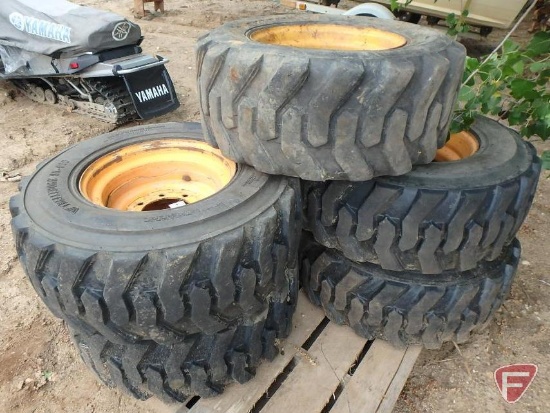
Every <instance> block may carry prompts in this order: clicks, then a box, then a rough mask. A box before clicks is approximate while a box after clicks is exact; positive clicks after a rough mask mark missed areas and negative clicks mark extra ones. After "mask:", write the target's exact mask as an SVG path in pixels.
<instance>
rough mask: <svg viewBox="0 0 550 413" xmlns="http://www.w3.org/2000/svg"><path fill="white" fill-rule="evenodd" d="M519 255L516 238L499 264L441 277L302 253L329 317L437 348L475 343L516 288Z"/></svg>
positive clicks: (306, 284)
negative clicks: (513, 286) (473, 335)
mask: <svg viewBox="0 0 550 413" xmlns="http://www.w3.org/2000/svg"><path fill="white" fill-rule="evenodd" d="M520 253H521V247H520V244H519V241H518V240H517V239H516V240H514V241H513V242H512V243H511V244H510V246H508V247H506V248H505V250H504V252H503V253H502V255H501V256H500V257H499V259H497V260H495V261H492V262H489V261H485V262H482V263H481V264H479V265H478V266H477V267H476V268H475V269H473V270H471V271H465V272H457V271H448V272H445V273H443V274H441V276H439V277H437V278H434V277H432V276H429V275H425V274H422V273H420V272H413V271H403V272H394V271H387V270H383V269H382V268H380V266H378V265H375V264H370V263H354V262H352V261H350V260H348V259H346V258H345V257H344V256H343V255H342V254H340V253H339V252H338V251H335V250H331V249H326V248H324V247H323V249H319V245H314V247H313V248H312V249H308V248H307V247H306V249H305V250H304V251H303V256H304V258H303V261H302V268H301V282H302V286H303V288H304V290H305V291H306V293H307V294H308V296H309V298H310V300H311V301H312V302H313V303H314V304H317V305H320V306H322V307H323V309H324V311H325V313H326V315H327V317H328V318H329V319H330V320H332V321H334V322H335V323H338V324H344V325H349V326H351V328H353V330H354V331H355V332H356V333H357V334H359V335H360V336H362V337H365V338H368V339H375V338H382V339H384V340H387V341H389V342H390V343H392V344H393V345H395V346H398V347H399V346H403V345H409V344H422V345H424V346H425V347H426V348H428V349H437V348H440V347H441V345H442V344H443V343H444V342H447V341H454V342H455V343H464V342H466V341H468V340H469V338H470V333H471V332H476V331H480V330H482V329H483V328H484V327H485V326H486V325H487V324H488V323H489V322H490V320H491V319H492V317H493V315H494V313H495V312H496V310H498V308H499V307H500V306H501V304H502V302H503V301H504V300H505V298H506V297H507V295H508V293H509V291H510V286H511V283H512V280H513V278H514V274H515V272H516V269H517V266H518V262H519V259H520Z"/></svg>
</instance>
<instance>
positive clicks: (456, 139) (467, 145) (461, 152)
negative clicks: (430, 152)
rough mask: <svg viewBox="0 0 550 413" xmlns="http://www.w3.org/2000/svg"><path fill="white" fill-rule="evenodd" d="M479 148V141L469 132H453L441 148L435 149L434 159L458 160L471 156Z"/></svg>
mask: <svg viewBox="0 0 550 413" xmlns="http://www.w3.org/2000/svg"><path fill="white" fill-rule="evenodd" d="M478 150H479V142H478V140H477V139H476V137H475V136H474V135H472V134H471V133H470V132H465V131H463V132H459V133H453V134H452V135H451V138H450V139H449V140H448V141H447V143H446V144H445V146H444V147H443V148H440V149H438V150H437V152H436V154H435V159H434V161H436V162H449V161H458V160H460V159H465V158H468V157H470V156H472V155H473V154H474V153H476V152H477V151H478Z"/></svg>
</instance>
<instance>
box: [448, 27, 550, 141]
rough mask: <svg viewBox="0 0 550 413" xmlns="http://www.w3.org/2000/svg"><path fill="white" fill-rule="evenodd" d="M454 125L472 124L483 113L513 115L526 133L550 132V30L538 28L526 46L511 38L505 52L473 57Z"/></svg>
mask: <svg viewBox="0 0 550 413" xmlns="http://www.w3.org/2000/svg"><path fill="white" fill-rule="evenodd" d="M464 80H465V83H464V84H463V86H462V88H461V90H460V93H459V108H458V110H457V111H456V116H455V118H454V121H453V124H452V127H451V128H452V131H453V132H455V131H459V130H464V129H467V128H468V127H469V126H470V125H471V124H472V122H473V120H474V118H475V116H476V115H477V114H478V113H483V114H488V115H495V116H498V117H499V118H500V119H507V120H508V123H509V124H510V125H511V126H515V125H518V126H520V133H521V134H522V135H523V136H525V137H530V136H533V135H538V136H540V138H541V139H543V140H546V139H548V138H549V137H550V88H549V87H548V85H549V80H550V33H547V32H539V33H537V34H535V35H534V36H533V38H532V40H531V42H530V43H529V45H528V46H527V47H526V48H524V49H522V48H520V46H519V45H518V44H516V43H514V42H512V41H510V40H508V41H506V42H505V43H504V45H503V48H502V53H500V54H493V55H491V56H490V57H489V58H488V59H485V60H483V61H482V62H480V61H479V60H478V59H474V58H470V57H469V58H467V61H466V70H465V72H464Z"/></svg>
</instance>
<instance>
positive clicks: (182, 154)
mask: <svg viewBox="0 0 550 413" xmlns="http://www.w3.org/2000/svg"><path fill="white" fill-rule="evenodd" d="M236 170H237V166H236V164H235V163H234V162H232V161H230V160H229V159H227V158H225V157H223V156H222V154H221V152H220V151H219V150H218V149H214V148H212V147H211V146H209V145H207V144H206V143H204V142H199V141H194V140H181V139H163V140H155V141H147V142H143V143H138V144H134V145H130V146H125V147H123V148H120V149H117V150H116V151H114V152H111V153H109V154H107V155H104V156H102V157H100V158H99V159H97V160H95V161H94V162H93V163H92V164H91V165H90V166H88V167H87V168H86V170H85V171H84V173H83V174H82V176H81V178H80V184H79V187H80V192H81V193H82V195H83V196H84V197H85V198H86V199H87V200H89V201H90V202H92V203H94V204H96V205H99V206H102V207H106V208H113V209H118V210H121V211H155V210H161V209H169V208H176V207H180V206H184V205H187V204H192V203H195V202H199V201H201V200H203V199H205V198H208V197H209V196H212V195H214V194H215V193H216V192H218V191H220V190H221V189H222V188H224V187H225V186H226V185H227V184H228V183H229V182H230V181H231V179H232V178H233V176H235V173H236Z"/></svg>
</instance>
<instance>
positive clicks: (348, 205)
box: [302, 118, 541, 274]
mask: <svg viewBox="0 0 550 413" xmlns="http://www.w3.org/2000/svg"><path fill="white" fill-rule="evenodd" d="M471 132H472V134H473V138H474V139H476V140H477V141H478V142H479V150H477V152H475V153H474V154H473V155H471V156H469V157H466V158H463V159H460V160H456V161H451V162H432V163H430V164H428V165H421V166H416V167H415V168H414V169H413V170H412V171H411V172H409V173H408V174H405V175H402V176H399V177H379V178H376V179H373V180H371V181H367V182H357V183H355V182H353V183H352V182H323V183H319V182H303V183H302V192H303V196H304V208H305V209H306V211H305V213H304V219H305V222H304V227H305V228H306V229H308V230H310V231H311V232H313V234H314V236H315V239H316V240H317V242H319V243H321V244H323V245H324V246H326V247H329V248H335V249H337V250H339V251H341V252H342V253H343V254H344V255H345V256H346V257H347V258H349V259H350V260H352V261H356V262H367V261H368V262H372V263H376V264H380V265H381V266H382V268H384V269H387V270H393V271H405V270H415V271H417V270H418V271H422V272H423V273H424V274H439V273H441V272H442V271H445V270H454V269H456V270H459V271H466V270H469V269H472V268H475V267H476V265H477V263H478V262H479V261H480V260H494V259H496V258H497V257H498V256H499V255H500V253H501V251H502V248H503V247H504V246H506V245H508V244H509V243H510V242H511V241H512V240H513V239H514V236H515V234H516V233H517V231H518V230H519V228H520V226H521V224H522V223H523V221H524V220H525V217H526V216H527V213H528V212H529V208H530V207H531V203H532V201H533V197H534V194H535V190H536V187H537V183H538V178H539V175H540V169H541V162H540V159H539V158H538V157H537V155H536V151H535V149H534V147H533V146H532V145H531V144H530V143H528V142H525V141H523V140H522V139H521V138H520V137H519V135H518V134H517V133H515V132H514V131H512V130H511V129H508V128H506V127H504V126H502V125H500V124H498V123H497V122H495V121H492V120H490V119H487V118H478V119H477V121H476V122H475V123H474V125H473V126H472V129H471Z"/></svg>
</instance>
